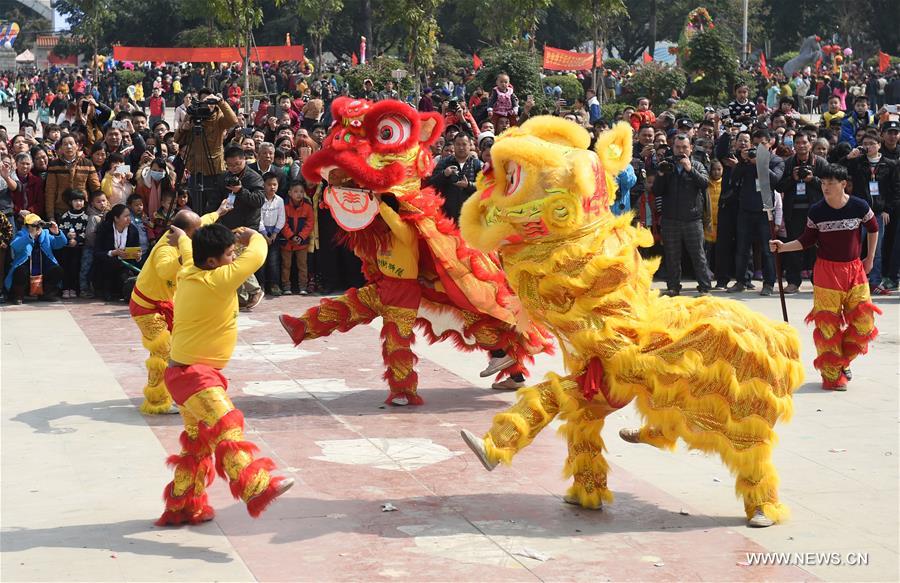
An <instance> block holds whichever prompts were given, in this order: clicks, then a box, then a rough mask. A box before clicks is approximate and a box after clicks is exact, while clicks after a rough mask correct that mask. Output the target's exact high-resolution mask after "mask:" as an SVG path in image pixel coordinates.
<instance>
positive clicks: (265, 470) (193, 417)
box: [156, 365, 283, 526]
mask: <svg viewBox="0 0 900 583" xmlns="http://www.w3.org/2000/svg"><path fill="white" fill-rule="evenodd" d="M165 376H166V385H167V386H168V387H169V391H170V393H171V394H172V398H173V399H174V400H175V402H176V403H177V404H178V406H179V408H180V410H181V416H182V419H183V421H184V432H182V434H181V453H179V454H177V455H173V456H170V457H169V459H168V460H167V462H168V464H169V465H170V466H172V467H174V469H175V477H174V479H173V480H172V481H171V482H170V483H169V484H168V485H166V489H165V491H164V492H163V499H164V500H165V501H166V510H165V512H163V515H162V516H161V517H160V518H159V520H158V521H157V522H156V524H157V525H160V526H165V525H177V524H185V523H189V524H196V523H199V522H204V521H206V520H210V519H212V518H213V516H214V513H213V509H212V508H211V507H210V506H209V505H208V504H207V496H206V487H207V486H209V485H210V484H212V482H213V479H214V478H215V475H216V473H218V474H219V476H221V477H222V478H224V479H226V480H228V482H229V484H230V486H231V494H232V495H233V496H234V497H235V498H239V499H241V500H242V501H244V502H245V503H246V504H247V511H248V512H249V513H250V516H253V517H254V518H256V517H257V516H259V515H260V513H262V511H263V510H265V508H266V506H267V505H268V504H269V503H270V502H271V501H272V500H273V499H274V498H275V497H276V495H277V486H278V483H279V482H280V481H281V480H283V478H282V477H275V476H272V475H271V474H270V472H271V471H272V470H273V469H274V468H275V464H274V462H272V460H270V459H269V458H259V459H254V456H253V454H254V453H255V452H256V451H257V449H258V448H257V447H256V446H255V445H254V444H252V443H250V442H249V441H245V440H244V415H243V414H242V413H241V411H240V410H239V409H236V408H235V407H234V404H232V402H231V399H229V398H228V395H226V394H225V391H226V390H227V388H228V381H227V380H225V377H224V376H222V373H220V372H219V371H218V370H216V369H214V368H212V367H209V366H204V365H192V366H177V367H173V366H170V367H168V368H167V369H166V373H165ZM214 459H215V464H214V463H213V460H214ZM214 468H215V469H214Z"/></svg>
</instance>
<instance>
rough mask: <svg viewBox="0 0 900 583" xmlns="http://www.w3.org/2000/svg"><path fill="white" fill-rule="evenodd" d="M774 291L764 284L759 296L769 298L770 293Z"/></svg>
mask: <svg viewBox="0 0 900 583" xmlns="http://www.w3.org/2000/svg"><path fill="white" fill-rule="evenodd" d="M774 291H775V290H774V289H773V288H772V286H771V285H768V284H764V285H763V287H762V291H761V292H759V295H761V296H770V295H772V293H773V292H774Z"/></svg>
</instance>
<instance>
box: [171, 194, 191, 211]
mask: <svg viewBox="0 0 900 583" xmlns="http://www.w3.org/2000/svg"><path fill="white" fill-rule="evenodd" d="M189 198H190V195H189V194H188V191H187V190H185V189H183V188H182V189H181V190H179V191H178V192H177V193H176V194H175V212H176V213H177V212H178V211H190V210H193V209H192V208H191V207H189V206H188V199H189Z"/></svg>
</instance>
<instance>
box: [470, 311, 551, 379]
mask: <svg viewBox="0 0 900 583" xmlns="http://www.w3.org/2000/svg"><path fill="white" fill-rule="evenodd" d="M462 316H463V319H464V321H465V325H464V327H463V331H464V334H465V336H466V337H469V338H474V339H475V343H476V344H477V345H478V347H479V348H481V349H482V350H484V351H486V352H491V351H493V350H502V351H503V352H505V353H506V354H508V355H510V356H512V357H513V358H515V359H516V362H515V363H514V364H512V365H510V366H508V367H507V368H505V369H503V370H502V371H500V372H499V374H498V375H497V377H498V378H499V377H502V376H512V375H515V374H523V375H526V376H527V375H528V369H527V368H525V365H524V362H525V361H528V362H533V361H534V358H533V357H532V356H531V355H530V354H529V353H528V351H527V350H526V347H525V346H524V341H523V338H522V335H521V334H519V333H518V332H516V330H515V328H513V327H512V326H510V325H509V324H506V323H504V322H501V321H500V320H498V319H496V318H493V317H491V316H487V315H485V314H476V313H474V312H469V311H466V310H463V311H462Z"/></svg>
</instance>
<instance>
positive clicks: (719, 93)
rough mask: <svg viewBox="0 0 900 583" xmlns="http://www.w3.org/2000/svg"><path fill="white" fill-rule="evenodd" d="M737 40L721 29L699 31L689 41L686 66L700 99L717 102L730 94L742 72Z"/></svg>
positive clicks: (692, 85) (694, 89)
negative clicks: (727, 38)
mask: <svg viewBox="0 0 900 583" xmlns="http://www.w3.org/2000/svg"><path fill="white" fill-rule="evenodd" d="M734 46H735V44H734V43H729V42H726V40H725V36H724V35H723V34H722V33H721V32H720V31H719V29H718V28H711V29H707V30H704V31H703V32H698V33H696V34H695V35H694V37H693V38H692V39H691V41H690V43H688V54H687V57H686V58H685V59H684V68H685V70H686V71H687V73H688V78H689V79H691V80H692V84H691V87H690V93H691V96H692V97H699V98H700V99H699V101H703V102H705V103H715V102H717V101H720V100H722V99H723V98H725V97H726V96H727V95H728V88H729V87H731V86H732V85H733V83H734V81H735V76H736V75H737V72H738V56H737V53H736V52H735V50H734Z"/></svg>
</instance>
